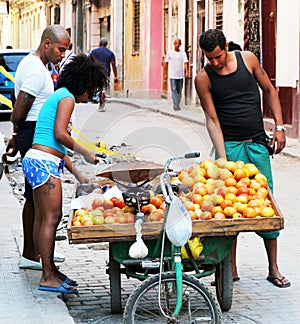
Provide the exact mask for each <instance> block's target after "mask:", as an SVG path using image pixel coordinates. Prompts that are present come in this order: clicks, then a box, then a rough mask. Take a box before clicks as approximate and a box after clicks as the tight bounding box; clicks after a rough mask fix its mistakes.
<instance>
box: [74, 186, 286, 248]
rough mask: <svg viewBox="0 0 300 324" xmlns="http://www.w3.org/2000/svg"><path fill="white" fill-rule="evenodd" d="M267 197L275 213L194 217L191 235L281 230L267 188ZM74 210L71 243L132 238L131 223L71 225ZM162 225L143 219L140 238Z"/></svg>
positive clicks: (277, 211)
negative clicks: (266, 215) (246, 216)
mask: <svg viewBox="0 0 300 324" xmlns="http://www.w3.org/2000/svg"><path fill="white" fill-rule="evenodd" d="M269 199H270V200H271V202H272V205H273V208H274V211H275V215H276V216H274V217H259V218H239V219H222V220H216V219H211V220H197V221H193V236H201V237H207V236H232V235H237V234H238V233H239V232H252V231H273V230H281V229H283V228H284V218H283V215H282V213H281V211H280V209H279V207H278V205H277V203H276V201H275V199H274V197H273V195H272V193H271V192H270V191H269ZM73 214H74V210H72V211H71V212H70V216H69V222H68V239H69V242H70V243H71V244H78V243H85V244H86V243H96V242H121V241H134V240H135V236H136V232H135V227H134V224H111V225H108V224H103V225H93V226H72V218H73ZM162 226H163V223H161V222H145V223H144V225H143V231H142V234H143V239H146V240H147V239H149V240H150V239H155V238H156V237H157V236H158V234H159V232H160V230H161V228H162Z"/></svg>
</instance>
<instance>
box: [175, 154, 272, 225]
mask: <svg viewBox="0 0 300 324" xmlns="http://www.w3.org/2000/svg"><path fill="white" fill-rule="evenodd" d="M176 182H181V183H183V184H185V185H186V186H187V187H188V188H189V191H190V192H189V193H187V194H184V193H181V194H180V199H181V201H182V202H183V204H184V206H185V207H186V208H187V210H188V211H189V213H190V215H191V218H192V220H198V219H199V220H205V219H226V218H254V217H272V216H274V214H275V212H274V209H273V206H272V202H271V200H270V199H269V192H268V181H267V178H266V177H265V176H264V175H263V174H262V173H260V172H259V170H258V168H257V167H256V166H255V165H254V164H253V163H244V162H242V161H237V162H233V161H227V160H226V159H223V158H219V159H218V160H216V161H212V160H205V161H203V162H202V163H201V164H196V165H192V166H191V167H190V168H189V169H188V170H182V171H181V172H180V173H179V175H178V177H177V178H176V179H173V183H176Z"/></svg>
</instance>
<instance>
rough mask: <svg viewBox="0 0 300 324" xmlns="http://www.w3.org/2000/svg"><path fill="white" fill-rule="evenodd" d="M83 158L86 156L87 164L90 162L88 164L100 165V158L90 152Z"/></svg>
mask: <svg viewBox="0 0 300 324" xmlns="http://www.w3.org/2000/svg"><path fill="white" fill-rule="evenodd" d="M83 156H84V159H85V160H86V162H88V163H91V164H97V163H99V159H98V157H97V156H96V155H95V154H94V153H92V152H90V151H87V152H86V153H85V154H84V155H83Z"/></svg>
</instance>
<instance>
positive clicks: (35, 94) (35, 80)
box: [3, 25, 70, 270]
mask: <svg viewBox="0 0 300 324" xmlns="http://www.w3.org/2000/svg"><path fill="white" fill-rule="evenodd" d="M69 44H70V37H69V34H68V32H67V31H66V29H65V28H64V27H63V26H60V25H50V26H48V27H47V28H46V29H45V30H44V31H43V33H42V37H41V41H40V44H39V46H38V48H37V49H36V51H35V52H33V53H30V54H29V55H27V56H26V57H25V58H24V59H23V60H22V61H21V62H20V64H19V66H18V68H17V71H16V76H15V96H16V102H15V106H14V109H13V111H12V115H11V121H12V123H13V133H12V138H11V139H10V140H9V142H8V144H7V147H6V153H5V154H4V155H3V162H5V163H6V162H7V157H8V156H15V155H16V154H17V153H18V152H20V155H21V157H22V158H23V157H24V156H25V154H26V152H27V151H28V150H29V149H30V148H31V145H32V140H33V135H34V130H35V126H36V120H37V116H38V114H39V111H40V109H41V107H42V105H43V103H44V102H45V101H46V99H47V98H48V96H49V95H51V94H52V93H53V91H54V86H53V81H52V78H51V76H50V73H49V70H48V68H47V64H48V63H50V62H52V63H54V64H56V63H58V62H60V61H61V59H62V58H63V57H64V55H65V51H66V50H67V48H68V47H69ZM24 197H25V203H24V206H23V211H22V221H23V252H22V257H21V259H20V263H19V267H20V268H21V269H33V270H42V264H41V263H40V255H39V251H38V250H37V247H36V244H35V243H36V237H37V233H36V230H35V229H34V218H35V210H34V203H33V193H32V189H31V186H30V185H29V183H28V182H27V180H26V179H25V192H24ZM64 260H65V258H64V256H63V255H59V254H58V253H56V255H55V261H56V262H59V261H60V262H62V261H64Z"/></svg>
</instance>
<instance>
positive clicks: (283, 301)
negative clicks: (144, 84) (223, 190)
mask: <svg viewBox="0 0 300 324" xmlns="http://www.w3.org/2000/svg"><path fill="white" fill-rule="evenodd" d="M110 101H111V102H118V101H119V102H123V103H126V104H131V105H132V106H135V107H137V108H146V109H151V110H153V111H158V112H161V113H163V114H168V115H174V116H175V115H176V116H178V117H179V118H184V119H187V120H190V121H193V122H195V121H196V122H199V123H202V124H204V114H203V112H202V111H201V110H200V108H197V107H183V109H182V110H181V111H178V112H175V111H173V110H172V109H171V106H170V105H169V104H168V101H167V100H166V101H164V100H148V101H146V102H145V101H144V100H139V99H126V98H122V99H117V98H114V99H110ZM283 154H284V155H288V156H292V157H295V158H298V159H300V144H299V141H298V140H294V139H288V141H287V147H286V149H285V150H284V152H283ZM296 172H299V171H298V170H296ZM283 195H284V193H283ZM0 197H1V210H2V215H1V218H0V235H1V240H0V278H1V281H0V283H1V285H0V298H1V300H2V302H1V304H0V323H5V324H10V323H12V324H13V323H14V324H17V323H28V324H29V323H30V324H35V323H47V324H48V323H54V324H56V323H57V324H58V323H64V324H68V323H74V320H73V318H72V317H71V316H70V314H69V311H68V308H67V307H66V304H65V302H64V301H63V300H61V299H60V298H57V296H59V294H55V293H53V294H50V293H44V292H40V291H38V290H37V286H38V283H39V278H40V272H39V271H31V270H26V271H25V270H20V269H19V268H18V261H19V258H20V249H21V246H22V228H21V206H20V204H19V202H18V201H17V199H16V198H15V196H14V195H13V192H12V189H11V187H10V185H9V183H8V180H7V178H6V177H5V176H3V178H2V179H1V181H0ZM279 205H280V204H279ZM287 235H288V236H289V237H287ZM297 235H298V231H297V228H295V229H293V228H290V231H289V234H287V233H286V232H285V231H284V233H283V235H282V240H283V241H284V243H285V245H284V246H282V254H281V256H282V257H283V259H285V260H287V259H288V257H289V256H290V255H291V253H290V249H292V248H293V246H290V245H289V243H290V244H292V242H294V244H296V242H297ZM242 239H243V241H242V242H243V247H244V248H245V249H246V248H247V249H248V251H251V246H255V247H256V246H259V245H260V244H262V243H261V240H260V239H259V238H258V237H256V236H255V235H252V236H251V238H250V237H249V236H248V235H247V234H245V235H243V237H242ZM57 245H58V251H59V252H63V253H66V255H67V256H68V262H66V263H65V264H62V265H61V269H62V270H63V271H66V273H68V275H70V276H72V278H74V279H75V280H79V281H80V282H83V284H82V285H81V286H80V287H81V289H80V297H79V299H78V298H77V296H66V297H65V298H67V299H68V300H67V304H68V305H73V306H74V307H75V306H76V305H78V309H83V308H84V307H86V309H89V308H91V309H92V308H93V307H92V306H93V300H91V297H90V295H89V296H88V302H87V300H86V301H85V299H84V298H87V297H85V295H87V294H88V292H87V291H88V290H90V289H93V293H94V294H95V296H94V298H95V299H94V306H95V307H98V306H99V305H98V304H99V303H100V304H102V305H107V304H108V303H109V287H108V279H107V276H106V274H105V263H106V259H107V255H108V252H107V250H101V249H100V250H97V248H95V247H94V246H93V247H90V246H88V247H87V246H81V245H77V246H70V245H68V242H67V241H63V242H58V243H57ZM297 246H298V245H297ZM244 252H245V251H244ZM87 255H88V257H87ZM294 257H295V258H290V259H288V261H287V262H286V264H284V265H282V268H283V270H282V271H283V272H284V273H286V272H288V275H289V279H290V280H291V281H292V283H293V286H292V287H291V288H289V289H282V290H281V289H277V288H275V287H273V286H272V285H271V284H268V285H267V284H265V282H266V280H265V272H266V264H265V263H266V261H265V260H266V257H265V255H264V249H263V248H260V249H259V251H257V254H256V258H257V260H260V261H259V262H257V263H255V264H253V257H252V258H251V257H250V255H249V256H248V255H246V256H245V257H244V259H243V262H244V261H246V262H244V263H245V264H247V266H242V267H241V269H240V271H241V272H242V273H243V278H242V279H243V280H241V282H240V283H237V284H236V285H235V286H234V296H235V298H234V299H235V302H234V304H233V307H232V309H231V312H230V313H231V314H245V309H246V310H247V316H248V317H251V318H252V315H253V316H254V317H255V316H257V312H258V311H259V312H261V308H262V306H261V305H262V304H264V310H265V319H266V320H264V319H262V320H261V321H257V322H255V323H263V324H265V323H270V324H271V323H272V324H274V323H278V324H279V323H282V322H283V320H284V319H286V322H287V323H299V322H300V307H299V298H298V296H299V289H297V288H299V285H298V283H297V280H298V279H299V275H298V268H297V263H298V262H297V260H298V259H299V257H300V255H299V248H297V252H296V253H295V254H294ZM95 258H97V262H95ZM247 258H248V259H249V260H247ZM81 266H82V267H81ZM100 269H101V273H100V276H99V271H100ZM287 270H288V271H287ZM247 271H248V274H247ZM253 273H255V276H256V278H254V275H253ZM122 280H123V279H122ZM129 285H132V280H126V279H125V284H124V290H125V292H126V291H127V292H128V291H131V288H132V287H131V288H130V289H128V286H129ZM255 285H257V289H256V290H255V293H254V295H253V286H255ZM91 287H92V288H91ZM122 287H123V286H122ZM126 289H127V290H126ZM248 292H249V293H248ZM122 293H123V292H122ZM76 298H77V299H76ZM125 298H126V294H125ZM78 300H79V301H78ZM253 300H254V301H255V303H253ZM85 302H86V304H85ZM247 303H251V305H249V306H248V305H247ZM274 304H276V307H274ZM85 305H86V306H85ZM265 305H267V306H265ZM100 307H101V306H100ZM289 310H291V312H290V313H289ZM100 313H101V314H102V318H104V317H106V318H110V314H109V313H108V312H107V309H104V310H103V309H102V312H101V311H100V310H99V315H100ZM230 313H229V314H227V318H228V321H226V323H249V322H250V321H246V317H245V321H244V322H243V321H239V322H236V321H235V320H232V321H230V316H231V315H230ZM74 314H75V316H76V311H75V312H73V314H72V315H74ZM93 314H95V313H93ZM260 316H263V314H261V315H260ZM260 316H258V317H260ZM112 318H113V316H112V317H111V320H108V321H107V322H104V321H97V323H121V322H120V320H118V321H116V322H113V320H112ZM118 318H120V317H118ZM93 319H94V318H93V317H92V313H91V318H90V322H89V323H96V321H95V320H94V321H93ZM276 319H277V320H276ZM85 323H88V319H87V321H86V322H85ZM252 323H254V321H252Z"/></svg>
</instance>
